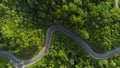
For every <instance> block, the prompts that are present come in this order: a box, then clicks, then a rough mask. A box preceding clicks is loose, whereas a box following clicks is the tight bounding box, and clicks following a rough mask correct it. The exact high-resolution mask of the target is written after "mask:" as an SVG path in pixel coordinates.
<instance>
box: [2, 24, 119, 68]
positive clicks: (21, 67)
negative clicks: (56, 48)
mask: <svg viewBox="0 0 120 68" xmlns="http://www.w3.org/2000/svg"><path fill="white" fill-rule="evenodd" d="M55 31H61V32H63V33H65V34H66V35H68V36H69V37H71V38H72V39H74V40H75V41H77V42H78V43H80V44H81V45H82V46H83V47H84V48H85V49H86V50H87V52H88V53H89V54H90V56H91V57H93V58H95V59H105V58H108V57H110V56H111V55H113V54H116V53H118V52H120V47H118V48H116V49H114V50H111V51H109V52H106V53H104V54H98V53H96V52H94V51H93V50H92V49H91V48H90V46H89V45H88V44H87V42H85V41H84V40H82V39H81V38H80V37H78V36H76V35H75V34H73V33H72V32H70V31H69V30H67V29H65V28H64V27H62V26H58V25H54V26H51V27H50V28H49V29H48V30H47V33H46V42H45V45H44V48H43V49H42V50H41V51H40V52H39V53H38V55H36V56H35V57H33V58H31V59H28V60H20V59H18V58H16V57H15V56H14V55H12V54H9V53H8V52H6V51H0V56H4V57H7V58H8V59H10V61H11V63H12V64H13V66H15V68H25V67H27V66H30V65H32V64H34V63H36V62H37V61H39V60H40V59H41V58H42V56H43V55H44V54H45V53H46V51H47V50H48V49H49V47H50V42H51V37H52V34H53V33H54V32H55Z"/></svg>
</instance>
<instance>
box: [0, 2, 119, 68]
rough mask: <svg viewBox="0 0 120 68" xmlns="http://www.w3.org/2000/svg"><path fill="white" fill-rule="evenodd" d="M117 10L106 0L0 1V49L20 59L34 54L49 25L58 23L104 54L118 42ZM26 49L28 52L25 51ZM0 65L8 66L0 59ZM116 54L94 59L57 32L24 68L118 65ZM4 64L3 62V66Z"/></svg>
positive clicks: (2, 67)
mask: <svg viewBox="0 0 120 68" xmlns="http://www.w3.org/2000/svg"><path fill="white" fill-rule="evenodd" d="M119 22H120V9H116V8H114V7H113V2H112V1H109V0H24V1H22V0H16V1H13V0H1V1H0V50H6V51H8V52H10V53H12V54H14V55H16V56H17V57H19V58H21V59H28V58H31V57H33V56H35V55H36V54H37V53H38V52H39V51H40V50H41V49H42V47H43V45H44V43H45V34H46V31H47V29H48V28H49V27H50V26H52V25H61V26H64V27H65V28H67V29H69V30H71V31H72V32H73V33H75V34H76V35H78V36H80V37H81V38H83V39H84V40H85V41H87V42H88V43H89V44H90V46H91V47H92V48H93V50H94V51H96V52H98V53H104V52H107V51H108V50H112V49H114V48H116V47H118V46H119V45H118V44H119V43H120V24H119ZM29 52H30V53H29ZM0 60H1V61H0V67H1V68H9V67H11V65H10V63H9V62H7V63H6V62H4V63H2V62H3V61H7V60H6V59H3V60H2V59H0ZM119 60H120V55H119V54H117V55H115V56H112V57H111V58H109V59H106V60H95V59H93V58H91V57H90V56H89V55H88V53H86V51H85V50H84V49H83V47H81V46H80V44H77V43H76V42H75V41H73V40H72V39H70V38H69V37H68V36H66V35H65V34H63V33H61V32H56V33H55V34H54V35H53V37H52V43H51V47H50V49H49V51H48V52H47V53H46V54H45V56H44V57H43V58H42V59H41V60H40V61H39V62H37V63H36V64H33V65H32V66H30V67H28V68H46V67H47V68H111V67H112V68H119V67H120V65H119V64H120V61H119ZM6 64H7V65H6Z"/></svg>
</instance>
